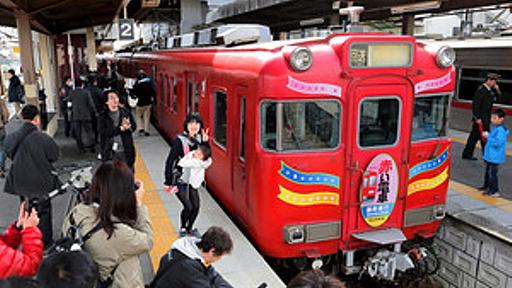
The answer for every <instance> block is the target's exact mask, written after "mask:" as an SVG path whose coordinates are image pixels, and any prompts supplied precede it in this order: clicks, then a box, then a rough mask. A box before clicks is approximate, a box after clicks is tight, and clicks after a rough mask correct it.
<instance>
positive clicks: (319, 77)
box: [252, 34, 455, 280]
mask: <svg viewBox="0 0 512 288" xmlns="http://www.w3.org/2000/svg"><path fill="white" fill-rule="evenodd" d="M450 52H451V50H450V49H446V48H442V49H437V50H435V49H434V48H429V47H425V46H424V45H422V44H419V43H416V41H415V39H414V38H412V37H408V36H393V35H388V34H341V35H331V36H330V37H327V38H326V39H321V40H309V41H304V42H301V43H296V44H290V45H286V46H284V47H282V49H281V50H280V51H279V53H275V54H276V55H274V58H273V60H272V61H269V64H268V65H267V66H266V67H265V69H264V70H263V72H262V77H261V79H260V80H259V81H260V87H263V88H262V90H261V91H259V94H260V95H261V96H260V97H261V99H260V101H259V104H258V105H259V106H258V109H257V110H258V113H257V114H258V115H257V119H258V122H259V123H258V132H257V140H258V141H256V142H257V143H256V144H255V145H256V147H255V149H256V152H257V154H258V158H257V159H258V160H257V163H256V165H255V166H254V167H255V168H254V171H252V172H256V171H259V172H258V173H255V174H256V176H254V182H253V183H254V185H255V187H253V188H254V191H264V193H259V194H258V197H257V201H255V205H256V206H257V208H258V209H256V210H255V211H258V212H257V213H256V214H255V215H254V216H255V219H256V220H255V222H254V223H256V224H255V225H257V227H258V229H256V231H254V232H255V234H256V237H255V240H256V242H257V243H258V246H259V247H260V248H261V249H262V250H263V252H264V253H265V254H266V255H269V256H272V257H275V258H281V259H287V260H286V261H287V262H289V261H291V262H293V264H295V265H296V266H298V267H300V268H305V267H307V266H310V265H312V266H313V267H319V266H322V265H325V264H327V263H339V264H341V268H342V270H343V272H345V273H347V274H351V273H358V272H360V271H365V272H367V273H368V274H370V275H371V276H375V277H378V278H383V279H388V280H389V279H393V278H394V277H395V273H396V271H405V270H407V269H409V268H413V267H414V263H413V262H414V261H416V260H415V259H411V257H412V256H411V255H410V253H409V254H408V253H407V252H410V251H403V250H404V249H403V248H404V246H406V244H407V243H409V242H410V241H411V240H413V239H417V238H431V237H433V235H434V234H435V232H436V231H437V229H438V226H439V223H440V220H441V219H442V218H443V217H444V203H445V200H446V191H447V187H448V186H447V185H448V175H449V157H450V141H449V139H448V138H446V129H447V127H446V121H447V109H448V107H449V105H448V104H449V103H448V102H449V100H450V96H451V95H452V94H453V89H454V83H455V81H454V80H455V79H454V77H455V74H454V69H453V66H452V63H453V60H454V59H452V58H451V57H452V55H451V54H449V53H450ZM256 186H257V189H256ZM416 248H417V247H416ZM417 251H418V253H419V254H422V253H423V252H424V250H417ZM420 256H421V255H419V256H418V257H420ZM412 258H414V257H412ZM283 261H285V260H283ZM410 265H412V266H410Z"/></svg>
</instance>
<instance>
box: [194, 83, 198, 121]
mask: <svg viewBox="0 0 512 288" xmlns="http://www.w3.org/2000/svg"><path fill="white" fill-rule="evenodd" d="M194 112H196V113H198V112H199V83H197V82H194Z"/></svg>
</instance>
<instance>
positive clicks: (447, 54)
mask: <svg viewBox="0 0 512 288" xmlns="http://www.w3.org/2000/svg"><path fill="white" fill-rule="evenodd" d="M436 62H437V65H438V66H439V67H441V68H447V67H449V66H450V65H452V64H453V62H455V50H453V48H452V47H449V46H443V47H441V48H439V50H438V51H437V55H436Z"/></svg>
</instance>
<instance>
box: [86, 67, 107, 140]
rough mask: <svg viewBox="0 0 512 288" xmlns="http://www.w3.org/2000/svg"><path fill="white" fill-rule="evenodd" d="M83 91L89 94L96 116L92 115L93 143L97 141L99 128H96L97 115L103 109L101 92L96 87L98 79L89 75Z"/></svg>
mask: <svg viewBox="0 0 512 288" xmlns="http://www.w3.org/2000/svg"><path fill="white" fill-rule="evenodd" d="M85 90H87V91H89V93H90V94H91V98H92V101H93V102H94V106H95V110H96V115H92V116H93V117H92V129H93V130H94V142H96V143H98V141H99V127H98V115H99V113H100V112H101V111H102V110H103V109H104V108H105V103H104V102H103V91H102V90H101V88H100V87H98V77H97V76H96V75H89V79H88V82H87V86H86V87H85Z"/></svg>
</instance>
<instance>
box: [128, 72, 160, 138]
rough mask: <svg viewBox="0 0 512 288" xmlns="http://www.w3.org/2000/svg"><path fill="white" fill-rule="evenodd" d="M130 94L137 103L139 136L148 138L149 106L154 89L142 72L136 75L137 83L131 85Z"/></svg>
mask: <svg viewBox="0 0 512 288" xmlns="http://www.w3.org/2000/svg"><path fill="white" fill-rule="evenodd" d="M132 94H133V95H134V96H135V98H137V99H138V101H137V108H136V109H135V115H136V119H137V126H138V127H139V129H140V130H139V134H140V135H146V136H149V116H150V115H151V104H153V98H154V97H155V88H154V87H153V83H152V81H151V79H150V78H149V77H148V76H147V75H146V73H145V72H144V70H140V71H139V72H138V73H137V82H136V83H135V85H133V89H132Z"/></svg>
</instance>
